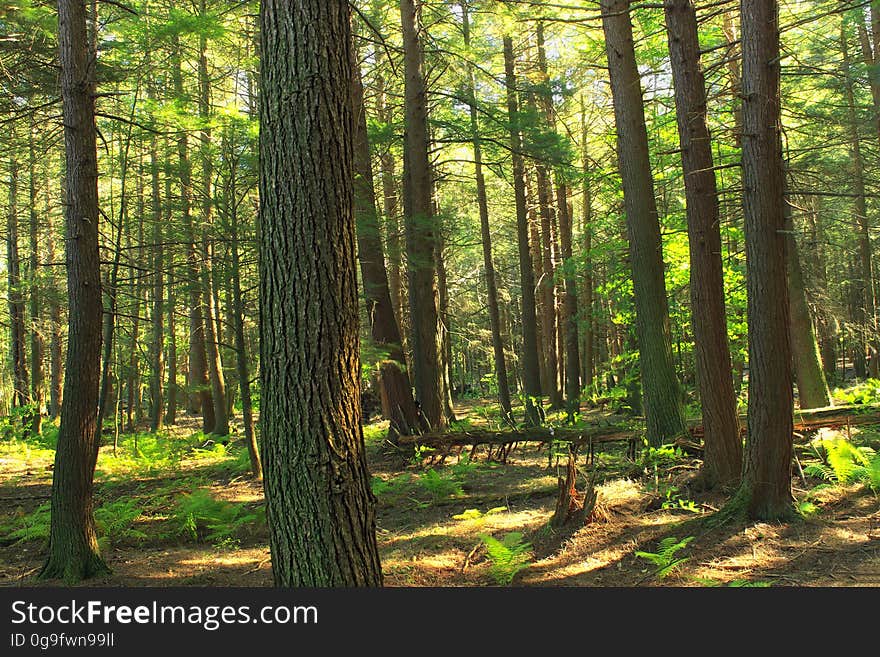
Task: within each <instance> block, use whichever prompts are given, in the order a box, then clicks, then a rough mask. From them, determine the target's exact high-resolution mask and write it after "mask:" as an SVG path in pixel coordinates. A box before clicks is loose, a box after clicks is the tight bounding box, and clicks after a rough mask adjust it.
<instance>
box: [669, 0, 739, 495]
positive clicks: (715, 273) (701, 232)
mask: <svg viewBox="0 0 880 657" xmlns="http://www.w3.org/2000/svg"><path fill="white" fill-rule="evenodd" d="M665 12H666V31H667V35H668V40H669V54H670V60H671V64H672V78H673V81H674V84H675V109H676V116H677V120H678V134H679V139H680V141H681V152H682V157H681V159H682V168H683V171H684V185H685V198H686V202H687V220H688V242H689V244H690V263H691V270H690V291H691V309H692V322H693V331H694V356H695V360H696V366H697V384H698V386H699V391H700V402H701V405H702V408H703V423H704V426H705V439H704V440H705V451H704V454H703V467H702V475H703V480H704V482H703V483H705V484H706V485H708V486H710V487H712V486H715V485H718V484H721V485H728V484H735V483H736V482H737V481H738V480H739V477H740V473H741V471H742V442H741V441H740V436H739V422H738V420H737V417H736V396H735V395H734V392H733V373H732V369H731V361H730V348H729V347H728V343H727V313H726V310H725V306H724V272H723V268H722V263H721V231H720V228H719V211H718V190H717V189H716V186H715V170H714V168H713V161H712V146H711V143H712V142H711V138H710V136H709V129H708V126H707V125H706V84H705V80H704V78H703V71H702V70H701V68H700V43H699V38H698V36H697V16H696V12H695V10H694V5H693V0H666V4H665Z"/></svg>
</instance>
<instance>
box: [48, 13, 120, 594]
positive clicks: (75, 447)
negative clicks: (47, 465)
mask: <svg viewBox="0 0 880 657" xmlns="http://www.w3.org/2000/svg"><path fill="white" fill-rule="evenodd" d="M58 40H59V46H60V62H61V98H62V112H63V118H64V145H65V152H66V155H67V158H66V162H67V198H66V204H65V217H66V227H67V239H66V240H65V252H66V262H67V292H68V298H69V303H70V315H69V338H68V344H67V366H66V368H65V369H66V371H67V376H65V378H64V399H63V402H62V406H61V427H60V429H59V430H58V444H57V448H56V451H55V469H54V476H53V478H52V498H51V510H52V515H51V518H52V520H51V526H50V530H49V557H48V559H47V561H46V564H45V565H44V566H43V569H42V570H41V571H40V577H41V578H42V579H49V578H58V577H63V578H64V579H65V580H68V581H78V580H80V579H85V578H88V577H92V576H95V575H101V574H104V573H106V572H108V568H107V566H106V564H105V563H104V561H103V559H102V558H101V555H100V553H99V551H98V540H97V536H96V534H95V520H94V515H93V513H92V506H93V504H92V482H93V478H94V473H95V462H96V460H97V458H98V442H99V438H100V434H99V432H98V431H97V423H96V420H97V409H98V382H99V377H100V358H101V313H102V303H101V269H100V267H101V265H100V256H99V253H98V223H99V217H98V170H97V147H96V132H97V131H96V129H95V105H94V103H95V78H94V74H95V67H94V63H93V58H94V57H95V56H96V53H95V52H94V51H91V52H90V49H89V45H88V40H87V37H86V7H85V2H83V1H82V0H59V2H58Z"/></svg>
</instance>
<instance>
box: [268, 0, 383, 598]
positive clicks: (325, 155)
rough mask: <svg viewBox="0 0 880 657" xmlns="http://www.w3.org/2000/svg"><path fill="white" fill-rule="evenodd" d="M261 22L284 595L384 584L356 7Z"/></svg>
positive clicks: (273, 505) (272, 454)
mask: <svg viewBox="0 0 880 657" xmlns="http://www.w3.org/2000/svg"><path fill="white" fill-rule="evenodd" d="M260 18H261V24H262V30H261V34H260V52H261V54H262V60H263V66H262V70H261V81H262V89H261V92H260V101H259V102H260V142H259V143H260V183H259V190H260V199H261V204H260V209H259V223H260V239H259V242H260V362H261V365H262V367H261V377H260V380H261V384H262V388H261V390H262V405H261V413H260V423H261V429H262V433H261V435H262V441H261V449H262V453H261V455H262V459H263V472H264V480H263V481H264V489H265V493H266V508H267V513H268V519H269V546H270V549H271V554H272V567H273V571H274V576H275V584H276V585H278V586H380V585H381V584H382V570H381V568H380V564H379V553H378V550H377V546H376V534H375V528H376V527H375V508H374V507H375V498H374V497H373V495H372V492H371V491H370V477H369V473H368V471H367V463H366V459H365V455H364V440H363V432H362V429H361V409H360V357H359V354H358V305H357V304H358V300H357V280H356V276H355V223H354V216H353V202H354V199H353V192H352V189H353V164H352V162H353V153H354V129H355V125H354V117H353V115H352V108H351V57H352V55H351V48H352V45H351V29H350V25H349V7H348V2H346V1H345V0H302V1H300V2H297V3H295V4H294V3H288V2H286V1H285V0H264V2H262V4H261V6H260ZM291 90H295V92H293V93H292V92H291Z"/></svg>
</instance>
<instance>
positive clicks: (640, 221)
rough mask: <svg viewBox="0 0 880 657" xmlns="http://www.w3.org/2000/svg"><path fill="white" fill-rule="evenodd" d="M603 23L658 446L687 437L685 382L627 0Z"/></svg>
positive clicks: (612, 7)
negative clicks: (678, 366)
mask: <svg viewBox="0 0 880 657" xmlns="http://www.w3.org/2000/svg"><path fill="white" fill-rule="evenodd" d="M602 27H603V29H604V32H605V48H606V51H607V54H608V71H609V74H610V77H611V91H612V94H613V97H614V118H615V122H616V124H617V157H618V159H619V163H620V175H621V178H622V180H623V198H624V204H625V207H626V226H627V233H628V236H629V257H630V267H631V268H632V280H633V288H634V296H635V306H636V331H637V334H638V340H639V365H640V369H641V376H642V396H643V398H644V405H645V422H646V424H647V438H648V442H649V443H650V444H651V445H655V446H656V445H660V444H661V443H663V442H667V441H670V440H672V439H673V438H675V437H676V436H680V435H682V434H683V433H684V432H685V425H684V411H683V408H682V399H681V388H680V386H679V382H678V379H677V377H676V374H675V367H674V364H673V361H672V342H671V336H670V328H669V307H668V302H667V299H666V287H665V282H664V279H663V268H664V267H663V253H662V245H661V241H660V223H659V219H658V215H657V202H656V200H655V199H654V182H653V179H652V176H651V163H650V160H649V158H648V135H647V130H646V128H645V114H644V109H643V101H642V90H641V82H640V79H639V70H638V67H637V66H636V58H635V50H634V45H633V36H632V24H631V23H630V16H629V0H603V1H602Z"/></svg>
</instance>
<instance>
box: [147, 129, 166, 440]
mask: <svg viewBox="0 0 880 657" xmlns="http://www.w3.org/2000/svg"><path fill="white" fill-rule="evenodd" d="M150 183H151V191H152V194H151V201H152V206H153V226H152V241H153V258H152V260H153V262H152V269H153V312H152V317H151V322H150V326H151V335H150V431H152V432H153V433H155V432H156V431H159V429H161V428H162V419H163V418H162V407H163V403H162V401H163V400H162V379H163V378H164V376H165V358H164V350H163V348H162V347H163V346H164V342H165V323H164V317H163V315H164V304H163V301H164V293H165V290H164V286H165V272H164V270H163V268H164V267H165V249H164V246H163V244H162V240H163V239H164V236H163V231H162V199H161V197H160V194H159V154H158V145H157V143H156V137H155V136H154V137H152V138H151V140H150Z"/></svg>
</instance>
